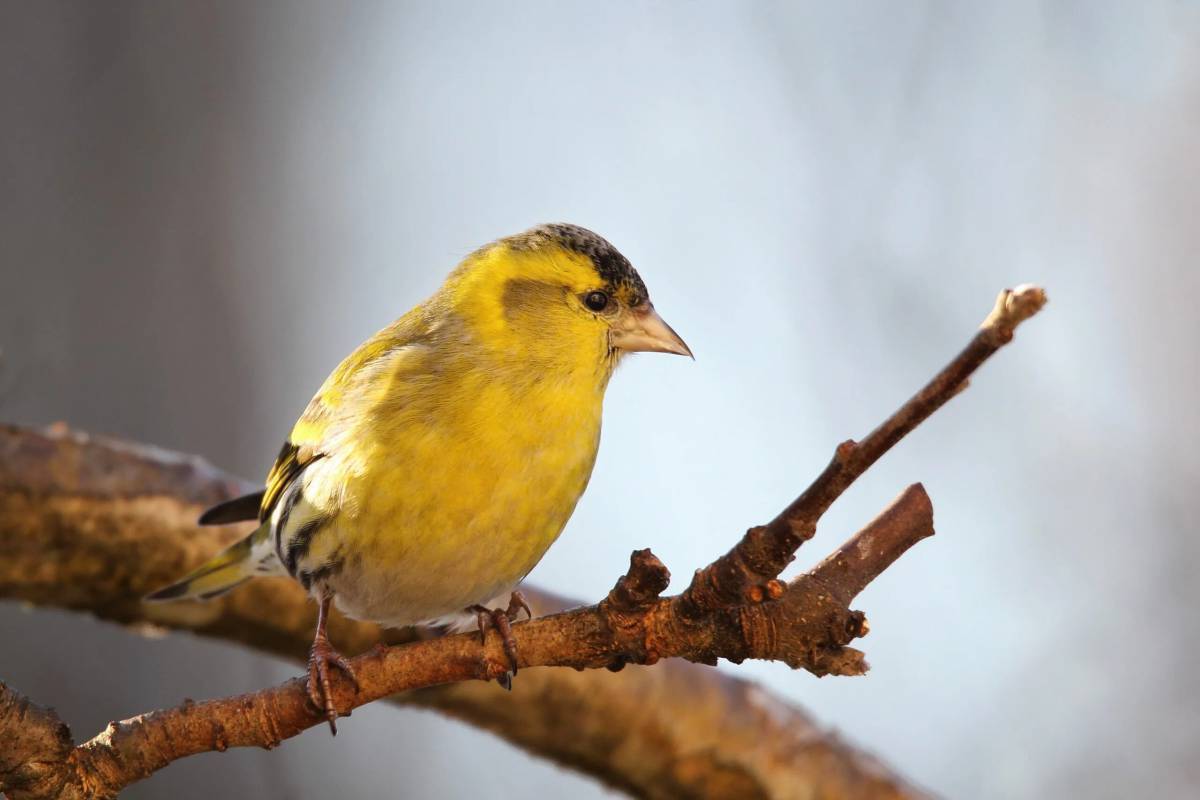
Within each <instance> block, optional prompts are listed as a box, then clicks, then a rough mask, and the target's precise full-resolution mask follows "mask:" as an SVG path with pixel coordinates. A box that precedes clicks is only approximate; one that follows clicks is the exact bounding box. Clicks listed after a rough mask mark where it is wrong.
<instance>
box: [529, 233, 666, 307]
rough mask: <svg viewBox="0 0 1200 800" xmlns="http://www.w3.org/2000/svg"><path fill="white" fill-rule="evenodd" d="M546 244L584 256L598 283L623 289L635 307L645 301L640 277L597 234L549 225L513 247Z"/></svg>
mask: <svg viewBox="0 0 1200 800" xmlns="http://www.w3.org/2000/svg"><path fill="white" fill-rule="evenodd" d="M546 242H554V243H555V244H557V245H559V246H560V247H562V248H563V249H565V250H570V251H571V252H573V253H579V254H580V255H582V256H586V257H587V258H588V259H589V260H590V261H591V262H592V265H593V266H594V267H595V268H596V274H597V275H599V276H600V280H602V281H604V282H605V283H606V284H608V285H610V286H612V287H614V288H617V287H623V288H625V289H626V290H627V291H628V292H629V294H630V296H631V297H632V298H633V299H634V303H633V304H634V305H636V304H637V303H640V302H642V301H644V300H645V299H646V298H647V296H648V294H649V293H648V292H647V291H646V284H644V283H642V278H641V276H640V275H638V274H637V270H635V269H634V268H633V265H632V264H630V263H629V259H627V258H626V257H625V256H623V255H621V253H620V251H619V250H617V248H615V247H613V246H612V245H611V244H609V242H608V240H607V239H605V238H604V237H603V236H601V235H600V234H598V233H594V232H592V231H589V230H588V229H587V228H583V227H580V226H579V225H571V224H569V223H566V222H552V223H549V224H546V225H539V226H537V227H536V228H531V229H530V230H528V231H526V232H525V233H523V234H520V235H518V236H515V237H513V246H514V247H517V248H521V247H529V248H536V247H537V246H538V245H540V244H544V243H546Z"/></svg>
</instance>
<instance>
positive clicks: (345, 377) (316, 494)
mask: <svg viewBox="0 0 1200 800" xmlns="http://www.w3.org/2000/svg"><path fill="white" fill-rule="evenodd" d="M635 351H654V352H661V353H677V354H680V355H687V356H690V355H691V351H690V350H689V349H688V347H687V345H686V344H684V342H683V340H682V339H680V338H679V336H678V335H677V334H676V333H675V331H673V330H671V327H670V326H669V325H667V324H666V322H664V321H663V319H662V318H661V317H660V316H659V315H658V314H657V313H656V312H655V311H654V306H653V304H652V303H651V302H650V298H649V296H648V295H647V293H646V286H645V284H643V283H642V279H641V278H640V277H639V276H638V274H637V272H636V271H635V270H634V269H633V267H632V266H631V265H630V263H629V261H628V260H627V259H626V258H625V257H624V256H622V255H621V254H620V253H619V252H617V250H616V249H615V248H614V247H613V246H612V245H611V244H609V243H608V242H607V241H605V240H604V239H602V238H601V237H600V236H597V235H596V234H594V233H592V232H591V231H589V230H586V229H584V228H580V227H578V226H575V225H565V224H554V225H542V226H540V227H537V228H533V229H531V230H529V231H526V232H524V233H520V234H517V235H515V236H510V237H508V238H506V239H500V240H499V241H496V242H493V243H491V244H489V245H486V246H484V247H483V248H481V249H479V250H478V251H476V252H475V253H472V254H471V255H470V256H468V257H467V258H466V259H465V260H464V261H463V262H462V263H461V264H460V265H459V266H458V268H457V269H455V270H454V271H453V272H452V273H451V274H450V276H449V277H448V278H447V279H446V282H445V283H444V284H443V285H442V287H441V288H440V289H439V290H438V291H437V292H436V293H435V294H434V295H433V296H432V297H431V298H430V299H429V300H427V301H425V302H424V303H422V304H421V305H419V306H417V307H416V308H414V309H412V310H411V311H409V312H408V313H407V314H405V315H404V316H403V317H401V318H400V319H398V320H396V321H395V322H393V323H392V324H391V325H389V326H387V327H386V328H384V329H383V330H381V331H379V333H377V334H375V335H374V336H372V337H371V338H370V339H368V340H367V341H366V342H364V343H363V344H362V345H360V346H359V347H358V349H357V350H355V351H354V352H353V353H351V354H350V355H349V356H348V357H347V358H346V359H345V360H344V361H343V362H342V363H341V364H340V365H338V367H337V369H335V370H334V371H333V374H331V375H330V376H329V377H328V378H327V379H326V380H325V383H324V384H323V385H322V386H321V389H320V390H319V391H318V392H317V394H316V396H315V397H313V399H312V401H311V402H310V403H309V404H308V407H307V408H306V409H305V411H304V414H303V415H301V417H300V419H299V421H297V422H296V425H295V427H294V428H293V429H292V433H291V436H289V437H288V440H287V441H286V442H285V443H284V445H283V449H282V450H281V451H280V453H279V457H278V458H277V459H276V461H275V465H274V466H273V467H272V468H271V471H270V474H269V475H268V476H267V481H266V488H265V489H264V490H262V491H260V492H256V493H254V494H251V495H247V496H245V497H241V498H238V499H235V500H230V501H228V502H225V503H222V504H220V505H218V506H216V507H214V508H212V509H209V510H208V511H207V512H206V513H205V514H204V515H203V516H202V517H201V518H200V522H201V524H205V525H211V524H224V523H232V522H239V521H243V520H249V519H257V520H258V521H259V523H260V524H259V527H258V528H257V529H256V530H255V531H254V532H253V533H251V534H250V535H249V536H248V537H246V538H245V539H244V540H242V541H241V542H239V543H237V544H235V545H233V546H232V547H230V548H229V549H227V550H225V551H224V552H222V553H221V554H220V555H218V556H216V557H215V558H214V559H212V560H211V561H209V562H208V563H206V564H204V565H203V566H201V567H199V568H198V569H196V570H195V571H193V572H192V573H190V574H189V575H187V576H185V577H184V578H182V579H181V580H179V581H178V582H176V583H173V584H171V585H170V586H167V587H165V588H163V589H160V590H158V591H156V592H154V593H153V594H151V595H149V596H148V597H147V599H148V600H177V599H183V598H199V599H207V598H211V597H215V596H216V595H219V594H222V593H223V592H226V591H229V590H230V589H232V588H233V587H235V586H237V585H238V584H240V583H242V582H243V581H245V580H248V579H250V578H251V577H254V576H256V575H282V574H287V575H290V576H291V577H292V578H294V579H295V580H297V581H299V582H300V584H301V585H302V586H303V587H304V588H305V590H307V591H308V592H309V594H310V595H311V596H312V597H313V599H314V600H316V601H317V603H318V605H319V613H318V616H317V630H316V634H315V636H314V638H313V644H312V650H311V652H310V656H309V664H308V692H309V696H310V697H311V699H312V701H313V703H314V705H315V706H316V707H317V708H318V709H323V710H324V712H325V715H326V717H327V718H328V720H329V724H330V728H331V729H332V730H333V731H334V732H335V733H336V732H337V730H336V727H335V722H334V721H335V719H336V718H337V713H336V711H335V710H334V708H333V703H332V700H331V693H330V674H331V669H333V668H337V669H340V670H341V671H343V672H344V673H345V674H346V675H347V677H349V678H350V679H351V680H353V679H354V673H353V670H352V669H351V668H350V665H349V662H347V661H346V659H344V658H343V657H342V656H341V655H340V654H339V653H338V652H337V651H336V650H335V649H334V648H333V646H332V645H331V644H330V642H329V638H328V635H327V633H326V621H327V619H328V615H329V606H330V603H333V604H335V605H336V606H337V607H338V608H339V609H340V610H341V611H342V612H343V613H345V614H346V615H348V616H350V617H353V618H355V619H361V620H369V621H372V622H377V623H380V624H382V625H385V626H388V627H401V626H406V625H413V624H420V623H433V624H446V623H447V622H449V621H451V620H456V619H457V620H461V619H462V616H461V615H462V614H464V613H470V614H474V615H475V619H476V621H477V623H478V624H479V626H480V629H481V631H482V630H484V627H485V625H487V624H488V623H489V622H490V623H491V624H493V625H495V627H496V628H497V630H498V631H499V632H500V634H501V635H502V636H503V638H504V644H505V652H506V654H507V656H508V658H509V660H510V662H511V665H512V671H513V672H514V673H515V672H516V648H515V644H514V643H513V640H512V637H511V633H510V629H509V624H508V623H509V622H510V621H511V620H512V619H514V618H515V616H516V613H517V612H518V611H519V610H522V609H523V610H525V611H526V613H527V614H528V607H527V606H525V605H524V601H523V600H522V599H521V597H520V594H519V593H518V592H515V591H514V587H516V586H517V584H518V583H520V581H521V580H522V579H523V578H524V577H525V575H526V574H528V573H529V571H530V570H531V569H533V567H534V566H535V565H536V564H537V563H538V561H539V560H541V558H542V556H543V554H545V552H546V550H547V549H548V548H549V547H550V545H551V544H553V543H554V540H555V539H557V538H558V535H559V533H560V532H561V531H562V529H563V526H565V525H566V523H567V520H568V518H570V516H571V513H572V511H574V509H575V504H576V503H577V502H578V501H579V498H580V496H581V495H582V494H583V491H584V489H585V488H586V487H587V483H588V479H589V477H590V476H591V472H592V465H593V464H594V463H595V461H596V450H597V447H598V446H599V443H600V415H601V406H602V403H603V399H604V391H605V388H606V387H607V385H608V381H609V378H610V377H611V376H612V373H613V370H614V369H615V368H616V366H617V363H618V362H619V361H620V360H621V357H622V356H623V355H624V354H625V353H629V352H635ZM509 592H512V597H511V600H510V602H509V604H508V608H506V609H503V610H501V609H496V610H491V609H488V608H487V607H485V606H484V605H483V604H484V603H487V602H488V601H489V600H491V599H493V598H497V597H503V596H504V595H506V594H508V593H509ZM504 683H505V685H506V686H507V685H508V676H505V679H504Z"/></svg>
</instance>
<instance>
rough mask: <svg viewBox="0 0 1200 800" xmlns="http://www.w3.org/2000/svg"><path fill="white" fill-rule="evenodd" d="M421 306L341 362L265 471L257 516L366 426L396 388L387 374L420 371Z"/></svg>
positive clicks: (267, 512) (263, 516) (266, 512)
mask: <svg viewBox="0 0 1200 800" xmlns="http://www.w3.org/2000/svg"><path fill="white" fill-rule="evenodd" d="M422 312H423V309H422V307H421V306H418V307H417V308H415V309H413V310H412V311H410V312H409V313H408V314H405V315H404V316H403V317H401V318H400V319H398V320H396V321H395V322H394V323H392V324H391V325H389V326H388V327H386V328H384V329H383V330H381V331H379V332H378V333H376V334H375V335H374V336H372V337H371V338H370V339H368V340H367V341H365V342H363V343H362V344H361V345H359V347H358V348H357V349H356V350H355V351H354V352H352V353H351V354H350V355H348V356H347V357H346V358H345V359H344V360H343V361H342V363H341V364H339V365H338V367H337V369H335V370H334V371H333V372H332V373H331V374H330V375H329V377H328V378H326V379H325V383H324V384H322V385H321V388H320V389H319V390H318V391H317V393H316V395H314V396H313V399H312V400H310V401H309V403H308V407H307V408H305V409H304V413H303V414H301V415H300V419H298V420H297V421H296V424H295V426H294V427H293V428H292V433H291V435H290V436H289V437H288V439H287V441H286V442H284V444H283V447H282V448H281V449H280V451H279V455H278V456H277V457H276V459H275V465H274V466H273V467H271V471H270V473H269V474H268V475H267V485H266V490H265V491H264V493H263V496H262V503H261V504H260V506H259V509H258V514H259V519H261V520H266V519H267V518H268V517H269V516H270V515H271V512H272V510H273V509H274V508H275V504H276V503H278V502H279V498H280V497H281V496H282V495H283V493H284V490H285V489H286V488H287V487H288V486H289V485H290V484H291V483H292V481H294V480H296V478H297V477H298V476H299V475H300V473H301V472H303V471H304V468H305V467H307V466H308V465H309V464H311V463H312V462H313V461H315V460H316V459H318V458H321V457H322V456H324V455H328V454H330V453H332V452H336V451H337V448H338V447H339V445H341V446H344V444H342V443H343V442H344V441H345V440H346V439H347V437H352V436H353V431H354V429H355V428H356V427H357V426H358V425H362V424H365V423H366V422H367V419H368V418H369V414H370V412H371V410H372V409H373V407H374V406H375V405H376V404H377V403H379V402H380V401H381V400H383V399H384V396H385V394H386V393H387V392H388V391H389V389H390V390H392V391H394V389H395V386H394V385H393V384H392V382H391V381H389V380H388V379H387V378H388V376H391V375H394V374H395V373H396V372H397V371H399V372H418V371H420V370H421V369H422V368H423V363H422V362H423V359H420V358H414V357H413V356H415V355H416V353H415V350H416V349H421V348H413V347H412V345H414V344H417V343H419V342H420V341H421V340H422V339H423V338H424V336H425V335H426V334H427V332H428V326H427V325H426V322H425V320H426V317H425V315H424V314H423V313H422Z"/></svg>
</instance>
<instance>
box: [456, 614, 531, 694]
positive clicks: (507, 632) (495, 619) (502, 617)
mask: <svg viewBox="0 0 1200 800" xmlns="http://www.w3.org/2000/svg"><path fill="white" fill-rule="evenodd" d="M468 611H473V612H475V620H476V622H477V623H478V624H479V641H480V643H481V644H482V643H486V642H487V630H488V627H493V628H495V629H496V632H497V633H499V634H500V639H501V641H502V642H503V644H504V655H505V656H506V657H507V658H508V665H509V667H511V669H510V670H509V671H508V672H506V673H504V674H503V675H501V676H500V677H499V678H497V679H496V683H498V684H500V685H501V686H503V687H504V688H505V689H506V690H508V691H512V679H513V676H514V675H516V674H517V641H516V639H514V638H513V635H512V623H514V622H516V621H517V618H518V617H519V616H520V615H521V612H522V611H524V612H525V618H526V619H533V612H532V611H531V610H530V609H529V604H528V603H526V602H525V596H524V595H523V594H521V593H520V592H513V593H512V595H511V596H510V597H509V598H508V608H487V607H486V606H471V607H470V608H469V609H468Z"/></svg>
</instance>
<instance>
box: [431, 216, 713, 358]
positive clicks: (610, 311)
mask: <svg viewBox="0 0 1200 800" xmlns="http://www.w3.org/2000/svg"><path fill="white" fill-rule="evenodd" d="M447 288H449V289H450V291H451V296H452V297H453V298H454V305H455V307H456V310H457V311H458V313H459V314H460V315H461V316H462V317H463V318H465V319H466V320H467V321H468V322H469V323H470V324H471V325H472V327H473V328H474V329H475V331H476V333H477V334H478V337H479V340H480V341H482V342H483V343H484V344H485V345H486V346H488V347H489V348H491V349H492V350H493V351H494V352H496V353H498V354H500V355H511V356H514V357H516V358H518V359H522V360H525V361H526V362H533V363H535V364H540V365H542V366H544V367H546V368H549V369H553V368H572V369H574V368H578V369H586V370H594V369H598V370H600V372H601V373H602V374H604V376H605V377H607V374H608V373H610V372H611V371H612V368H613V366H615V364H616V362H617V361H618V360H619V358H620V357H621V356H622V355H623V354H625V353H631V352H643V351H644V352H657V353H676V354H678V355H685V356H691V355H692V351H691V350H689V349H688V346H687V345H686V344H684V342H683V339H681V338H679V335H678V334H677V333H675V331H673V330H672V329H671V326H670V325H668V324H667V323H666V322H665V321H664V320H663V318H662V317H660V316H659V315H658V312H656V311H655V310H654V304H653V303H651V302H650V296H649V294H648V292H647V291H646V285H645V284H644V283H643V282H642V279H641V277H640V276H639V275H638V274H637V271H636V270H634V268H633V266H632V265H631V264H630V263H629V260H628V259H626V258H625V256H623V255H621V253H620V252H618V251H617V249H616V248H615V247H613V246H612V245H611V244H609V243H608V242H607V241H606V240H605V239H603V238H601V237H600V236H598V235H596V234H595V233H592V232H591V231H589V230H587V229H586V228H581V227H579V226H577V225H566V224H551V225H541V226H538V227H536V228H532V229H530V230H528V231H525V232H524V233H520V234H517V235H515V236H510V237H507V238H504V239H500V240H498V241H496V242H493V243H492V244H490V245H487V246H485V247H483V248H481V249H480V250H478V251H477V252H475V253H474V254H472V255H471V256H469V257H468V258H467V259H466V260H465V261H464V262H463V264H462V266H461V267H460V269H459V270H458V271H457V272H456V273H455V275H454V276H452V278H451V280H450V283H448V285H447Z"/></svg>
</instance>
